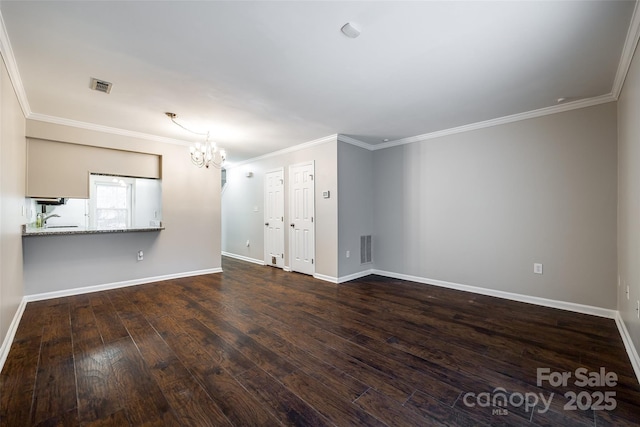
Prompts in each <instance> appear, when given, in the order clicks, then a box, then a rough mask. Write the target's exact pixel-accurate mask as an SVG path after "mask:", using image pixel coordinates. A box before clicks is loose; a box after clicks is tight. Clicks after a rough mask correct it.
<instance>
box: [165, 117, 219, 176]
mask: <svg viewBox="0 0 640 427" xmlns="http://www.w3.org/2000/svg"><path fill="white" fill-rule="evenodd" d="M164 114H166V116H167V117H169V118H170V119H171V121H172V122H173V123H174V124H175V125H177V126H179V127H181V128H182V129H184V130H186V131H187V132H191V133H192V134H194V135H200V136H205V137H206V139H205V141H204V143H202V142H196V143H195V144H191V146H190V147H189V153H190V154H191V163H193V164H194V165H196V166H198V167H199V168H201V167H202V166H204V167H205V168H208V167H209V166H211V165H213V166H214V167H216V168H218V169H221V168H222V166H224V162H225V161H226V160H227V152H226V151H225V150H224V149H220V148H218V147H217V146H216V144H215V142H211V141H209V132H208V131H207V133H200V132H195V131H193V130H191V129H189V128H187V127H185V126H184V125H182V124H180V123H178V122H177V121H176V117H178V115H177V114H175V113H164Z"/></svg>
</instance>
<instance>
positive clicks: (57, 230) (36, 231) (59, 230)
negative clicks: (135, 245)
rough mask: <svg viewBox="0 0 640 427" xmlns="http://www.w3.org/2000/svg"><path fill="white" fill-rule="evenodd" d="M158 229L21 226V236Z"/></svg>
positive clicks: (153, 229) (152, 229)
mask: <svg viewBox="0 0 640 427" xmlns="http://www.w3.org/2000/svg"><path fill="white" fill-rule="evenodd" d="M161 230H164V227H163V226H160V227H138V228H120V229H96V228H85V227H49V228H47V227H45V228H36V227H29V226H27V225H23V226H22V236H25V237H26V236H60V235H70V234H107V233H135V232H140V231H161Z"/></svg>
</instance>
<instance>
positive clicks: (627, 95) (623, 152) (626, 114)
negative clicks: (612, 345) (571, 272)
mask: <svg viewBox="0 0 640 427" xmlns="http://www.w3.org/2000/svg"><path fill="white" fill-rule="evenodd" d="M618 274H619V276H620V286H618V310H619V311H620V315H621V317H622V319H623V321H624V323H625V326H626V328H627V330H628V331H629V335H630V336H631V339H632V341H633V343H634V345H635V348H636V351H637V352H638V353H640V320H639V319H638V312H637V311H636V308H637V307H636V304H638V300H640V55H639V54H638V52H637V51H636V53H635V55H634V57H633V61H632V63H631V68H630V69H629V72H628V74H627V78H626V80H625V83H624V87H623V88H622V93H621V94H620V98H619V100H618ZM627 286H628V287H629V299H627V294H626V287H627Z"/></svg>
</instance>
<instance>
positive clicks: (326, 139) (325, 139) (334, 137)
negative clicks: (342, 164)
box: [224, 133, 338, 169]
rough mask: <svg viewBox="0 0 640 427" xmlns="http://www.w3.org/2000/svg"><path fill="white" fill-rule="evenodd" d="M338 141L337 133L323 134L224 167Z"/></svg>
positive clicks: (227, 167)
mask: <svg viewBox="0 0 640 427" xmlns="http://www.w3.org/2000/svg"><path fill="white" fill-rule="evenodd" d="M333 141H338V134H335V133H334V134H333V135H329V136H325V137H322V138H318V139H314V140H313V141H308V142H303V143H302V144H298V145H294V146H292V147H288V148H283V149H282V150H278V151H273V152H271V153H267V154H264V155H262V156H258V157H253V158H251V159H247V160H243V161H241V162H238V163H231V164H226V165H225V167H224V168H225V169H233V168H235V167H238V166H242V165H246V164H248V163H253V162H257V161H258V160H264V159H268V158H270V157H275V156H281V155H283V154H287V153H292V152H294V151H299V150H304V149H305V148H310V147H313V146H315V145H320V144H324V143H326V142H333Z"/></svg>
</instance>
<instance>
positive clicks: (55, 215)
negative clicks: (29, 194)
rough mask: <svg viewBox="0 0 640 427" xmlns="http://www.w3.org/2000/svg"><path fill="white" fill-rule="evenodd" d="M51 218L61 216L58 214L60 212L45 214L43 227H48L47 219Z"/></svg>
mask: <svg viewBox="0 0 640 427" xmlns="http://www.w3.org/2000/svg"><path fill="white" fill-rule="evenodd" d="M49 218H60V215H58V214H51V215H48V216H45V217H44V218H42V226H43V227H46V225H47V220H48V219H49Z"/></svg>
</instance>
